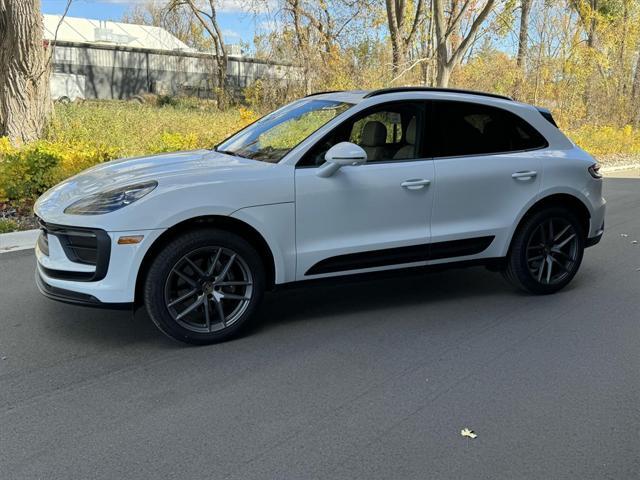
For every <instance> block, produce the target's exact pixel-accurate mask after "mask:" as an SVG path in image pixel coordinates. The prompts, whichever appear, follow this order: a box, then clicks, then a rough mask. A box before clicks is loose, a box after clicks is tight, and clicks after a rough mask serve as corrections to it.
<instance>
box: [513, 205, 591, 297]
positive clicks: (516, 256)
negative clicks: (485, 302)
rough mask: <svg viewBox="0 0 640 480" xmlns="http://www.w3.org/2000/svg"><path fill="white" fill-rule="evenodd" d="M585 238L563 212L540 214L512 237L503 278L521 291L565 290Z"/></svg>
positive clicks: (570, 216)
mask: <svg viewBox="0 0 640 480" xmlns="http://www.w3.org/2000/svg"><path fill="white" fill-rule="evenodd" d="M584 239H585V234H584V231H583V228H582V226H581V224H580V222H579V221H578V219H577V218H576V216H575V215H574V214H573V213H572V212H571V211H569V210H566V209H564V208H558V207H556V208H548V209H545V210H541V211H539V212H537V213H535V214H533V215H532V216H531V217H529V218H528V219H526V220H525V222H524V223H523V224H522V225H521V226H520V228H519V229H518V231H517V232H516V234H515V235H514V238H513V241H512V243H511V248H510V251H509V255H508V258H507V265H506V268H505V270H504V275H505V277H506V278H507V279H508V280H509V281H510V282H512V283H513V284H514V285H516V286H517V287H519V288H520V289H522V290H525V291H527V292H530V293H535V294H549V293H554V292H557V291H558V290H560V289H562V288H564V287H565V286H566V285H567V284H568V283H569V282H570V281H571V279H572V278H573V277H574V276H575V274H576V273H577V271H578V268H579V267H580V263H581V262H582V255H583V253H584Z"/></svg>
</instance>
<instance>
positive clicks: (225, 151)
mask: <svg viewBox="0 0 640 480" xmlns="http://www.w3.org/2000/svg"><path fill="white" fill-rule="evenodd" d="M213 151H214V152H218V153H224V154H225V155H231V156H232V157H240V158H245V157H243V156H242V155H240V154H239V153H236V152H232V151H231V150H218V147H216V148H214V149H213Z"/></svg>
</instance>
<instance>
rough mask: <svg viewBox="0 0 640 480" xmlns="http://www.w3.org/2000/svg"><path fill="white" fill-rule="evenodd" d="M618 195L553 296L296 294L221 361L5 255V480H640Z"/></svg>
mask: <svg viewBox="0 0 640 480" xmlns="http://www.w3.org/2000/svg"><path fill="white" fill-rule="evenodd" d="M605 187H606V197H607V199H608V202H609V203H608V215H607V218H606V233H605V236H604V238H603V240H602V242H601V243H600V244H599V245H597V246H595V247H593V248H590V249H588V250H587V251H586V254H585V259H584V262H583V265H582V268H581V270H580V272H579V273H578V275H577V276H576V278H575V279H574V281H573V282H572V284H571V285H570V286H569V287H568V288H566V289H565V290H564V291H562V292H560V293H558V294H556V295H552V296H546V297H535V296H529V295H526V294H522V293H518V292H517V291H514V290H513V289H512V288H511V287H510V286H509V285H508V284H507V283H506V282H505V281H504V280H503V279H502V277H501V276H500V275H499V274H495V273H491V272H489V271H487V270H485V269H483V268H481V267H476V268H471V269H465V270H450V271H446V272H440V273H424V272H419V273H415V272H414V273H411V274H409V275H407V276H392V277H389V278H384V279H373V280H366V281H358V282H346V283H344V282H341V283H327V284H322V285H316V286H314V288H302V287H300V288H294V289H290V290H284V291H280V292H276V293H273V294H270V295H268V296H267V298H266V299H265V303H264V306H263V308H262V310H261V313H260V316H261V317H262V318H261V323H260V326H258V327H257V328H256V329H255V330H254V331H253V332H252V334H251V335H249V336H246V337H244V338H241V339H238V340H235V341H232V342H228V343H224V344H221V345H214V346H208V347H185V346H183V345H181V344H177V343H174V342H172V341H170V340H168V339H165V338H164V337H163V336H162V335H161V334H160V333H159V332H157V331H156V329H155V327H154V326H153V325H152V324H151V322H150V320H149V319H148V318H147V317H146V315H145V314H144V312H140V313H138V315H136V317H135V318H132V317H131V315H130V314H128V313H126V312H119V311H116V312H113V311H105V310H94V309H88V308H84V307H74V306H69V305H64V304H60V303H56V302H53V301H51V300H48V299H46V298H44V297H42V296H41V295H40V294H39V293H38V292H37V290H36V287H35V285H34V279H33V272H34V266H35V260H34V258H33V251H29V250H27V251H21V252H13V253H5V254H2V255H0V479H2V480H13V479H19V480H26V479H36V478H40V479H46V480H54V479H64V480H70V479H92V480H93V479H154V480H158V479H165V478H174V479H205V478H206V479H215V480H218V479H233V480H236V479H238V480H251V479H260V480H264V479H278V480H284V479H295V480H307V479H323V480H326V479H349V480H352V479H367V480H373V479H385V480H390V479H391V480H402V479H449V478H451V479H466V478H473V479H474V480H478V479H493V480H495V479H518V480H521V479H543V480H548V479H564V478H570V479H582V480H584V479H598V480H601V479H616V480H619V479H631V478H638V477H639V475H640V474H639V473H638V472H640V244H637V243H636V244H634V243H632V242H633V241H634V240H637V241H640V179H608V180H606V185H605ZM463 428H469V429H471V430H473V431H475V433H476V434H477V438H475V439H471V438H465V437H462V436H461V435H460V431H461V429H463Z"/></svg>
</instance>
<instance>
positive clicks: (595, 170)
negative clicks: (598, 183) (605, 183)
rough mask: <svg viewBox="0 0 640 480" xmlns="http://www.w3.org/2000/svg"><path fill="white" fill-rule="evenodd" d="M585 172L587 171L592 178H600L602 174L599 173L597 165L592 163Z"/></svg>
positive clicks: (598, 165)
mask: <svg viewBox="0 0 640 480" xmlns="http://www.w3.org/2000/svg"><path fill="white" fill-rule="evenodd" d="M587 170H589V174H591V176H592V177H593V178H602V174H601V173H600V164H599V163H594V164H593V165H591V166H590V167H589V168H588V169H587Z"/></svg>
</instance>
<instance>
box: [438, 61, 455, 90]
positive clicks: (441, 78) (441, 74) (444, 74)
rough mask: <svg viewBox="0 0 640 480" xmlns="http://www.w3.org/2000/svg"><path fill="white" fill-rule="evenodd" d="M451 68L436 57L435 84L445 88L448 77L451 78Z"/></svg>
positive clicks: (447, 83) (447, 84)
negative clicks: (436, 72) (436, 71)
mask: <svg viewBox="0 0 640 480" xmlns="http://www.w3.org/2000/svg"><path fill="white" fill-rule="evenodd" d="M452 70H453V68H451V66H449V65H444V64H441V63H440V59H438V74H437V76H436V86H437V87H441V88H447V87H448V86H449V79H450V78H451V71H452Z"/></svg>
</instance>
